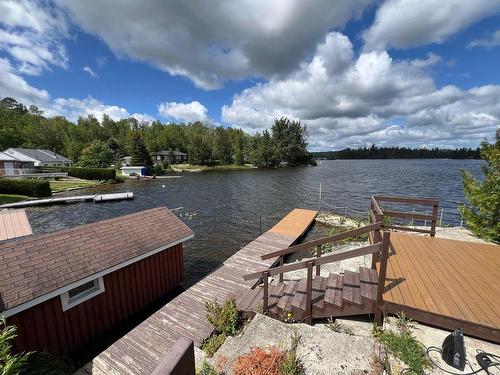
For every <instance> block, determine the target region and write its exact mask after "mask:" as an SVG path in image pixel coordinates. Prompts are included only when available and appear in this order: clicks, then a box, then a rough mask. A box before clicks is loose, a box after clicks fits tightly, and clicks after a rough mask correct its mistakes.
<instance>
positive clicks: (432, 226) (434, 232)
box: [431, 204, 438, 237]
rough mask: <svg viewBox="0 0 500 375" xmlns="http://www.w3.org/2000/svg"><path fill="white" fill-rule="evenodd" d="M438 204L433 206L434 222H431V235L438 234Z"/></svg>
mask: <svg viewBox="0 0 500 375" xmlns="http://www.w3.org/2000/svg"><path fill="white" fill-rule="evenodd" d="M437 214H438V205H437V204H435V205H433V206H432V224H431V237H434V236H435V235H436V223H437Z"/></svg>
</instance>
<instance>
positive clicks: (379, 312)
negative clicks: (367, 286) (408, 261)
mask: <svg viewBox="0 0 500 375" xmlns="http://www.w3.org/2000/svg"><path fill="white" fill-rule="evenodd" d="M390 241H391V233H390V232H387V231H386V232H384V235H383V238H382V247H381V249H380V252H381V255H380V268H379V272H378V286H377V305H376V306H375V323H376V324H378V325H382V323H383V321H384V315H383V295H384V289H385V276H386V274H387V258H388V257H389V246H390Z"/></svg>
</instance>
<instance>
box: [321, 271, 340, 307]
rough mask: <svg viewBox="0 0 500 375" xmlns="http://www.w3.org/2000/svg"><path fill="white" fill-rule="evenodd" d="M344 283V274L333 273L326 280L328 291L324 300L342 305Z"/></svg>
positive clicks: (338, 305)
mask: <svg viewBox="0 0 500 375" xmlns="http://www.w3.org/2000/svg"><path fill="white" fill-rule="evenodd" d="M343 285H344V276H342V275H338V274H336V273H331V274H330V275H329V276H328V280H327V282H326V291H325V298H324V301H325V303H327V304H330V305H334V306H337V307H342V287H343Z"/></svg>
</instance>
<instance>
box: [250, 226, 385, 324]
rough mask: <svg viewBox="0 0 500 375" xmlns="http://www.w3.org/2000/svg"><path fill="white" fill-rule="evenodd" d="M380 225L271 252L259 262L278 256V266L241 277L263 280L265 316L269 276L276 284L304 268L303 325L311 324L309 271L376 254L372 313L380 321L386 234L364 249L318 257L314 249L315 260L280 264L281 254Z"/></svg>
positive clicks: (318, 254)
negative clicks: (329, 264) (377, 268)
mask: <svg viewBox="0 0 500 375" xmlns="http://www.w3.org/2000/svg"><path fill="white" fill-rule="evenodd" d="M380 228H381V224H380V223H375V224H371V225H368V226H365V227H362V228H358V229H355V230H350V231H346V232H342V233H339V234H336V235H334V236H329V237H325V238H321V239H319V240H315V241H309V242H306V243H303V244H300V245H295V246H291V247H289V248H287V249H283V250H279V251H274V252H272V253H269V254H266V255H263V256H262V259H268V258H272V257H276V256H279V257H280V266H279V267H275V268H270V269H267V270H264V271H259V272H254V273H250V274H247V275H244V276H243V278H244V280H253V279H262V280H263V303H262V311H263V312H264V313H266V312H267V311H268V306H269V305H268V302H269V277H270V276H274V275H280V281H282V280H283V274H284V273H286V272H290V271H296V270H300V269H307V284H306V311H305V317H306V319H305V320H306V322H307V323H309V324H310V323H311V320H312V304H313V303H314V302H313V301H312V279H313V269H314V268H315V267H316V274H317V275H318V274H319V272H320V266H321V265H323V264H327V263H333V262H338V261H340V260H344V259H350V258H356V257H359V256H363V255H368V254H372V255H377V254H378V255H379V257H378V258H379V259H381V263H380V269H379V280H378V287H377V308H376V309H375V310H376V313H375V319H376V321H377V322H378V321H381V319H382V313H381V308H382V294H383V289H384V285H385V275H386V268H387V254H388V249H389V241H390V233H389V232H386V233H384V234H383V235H380V233H379V236H380V238H381V241H380V242H377V243H372V244H370V245H368V246H363V247H359V248H357V249H354V250H349V251H345V252H342V253H337V254H330V255H325V256H321V251H320V250H318V252H317V257H316V258H315V259H312V260H306V261H302V262H297V263H292V264H286V265H283V257H284V256H285V255H288V254H291V253H295V252H297V251H302V250H307V249H310V248H312V247H319V248H321V245H324V244H326V243H332V242H337V241H339V240H341V239H344V238H348V237H352V236H356V235H360V234H364V233H369V232H380Z"/></svg>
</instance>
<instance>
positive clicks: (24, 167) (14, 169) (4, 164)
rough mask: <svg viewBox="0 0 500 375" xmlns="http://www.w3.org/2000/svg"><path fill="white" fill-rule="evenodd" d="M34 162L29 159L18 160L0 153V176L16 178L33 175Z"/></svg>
mask: <svg viewBox="0 0 500 375" xmlns="http://www.w3.org/2000/svg"><path fill="white" fill-rule="evenodd" d="M34 168H35V164H34V161H32V160H28V159H27V158H22V159H18V158H15V157H14V156H12V155H9V154H7V153H5V152H1V151H0V176H15V175H21V174H27V173H33V170H34Z"/></svg>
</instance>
